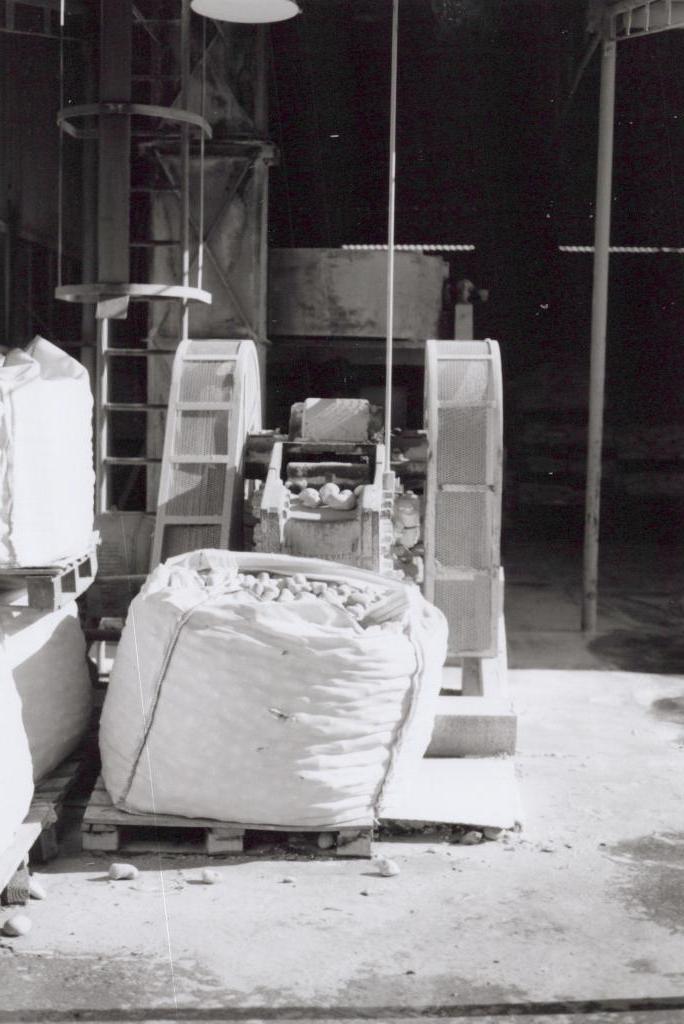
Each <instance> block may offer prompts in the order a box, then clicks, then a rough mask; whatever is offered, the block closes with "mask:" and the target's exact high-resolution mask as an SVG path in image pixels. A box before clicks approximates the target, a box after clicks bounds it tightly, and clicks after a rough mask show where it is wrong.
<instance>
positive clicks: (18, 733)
mask: <svg viewBox="0 0 684 1024" xmlns="http://www.w3.org/2000/svg"><path fill="white" fill-rule="evenodd" d="M32 796H33V776H32V770H31V754H30V752H29V745H28V740H27V739H26V732H25V730H24V723H23V722H22V720H21V701H20V699H19V695H18V693H17V690H16V687H15V685H14V680H13V679H12V672H11V670H10V667H9V664H8V661H7V657H6V655H5V652H4V651H3V650H2V647H1V646H0V855H1V854H2V852H3V850H6V849H7V847H8V846H9V844H10V843H11V842H12V840H13V839H14V836H15V833H16V831H17V829H18V828H19V826H20V825H21V823H22V821H23V820H24V818H25V817H26V815H27V814H28V809H29V807H30V806H31V798H32Z"/></svg>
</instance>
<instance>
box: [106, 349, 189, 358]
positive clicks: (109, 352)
mask: <svg viewBox="0 0 684 1024" xmlns="http://www.w3.org/2000/svg"><path fill="white" fill-rule="evenodd" d="M104 354H105V355H106V356H143V357H144V356H175V354H176V350H175V348H106V349H105V350H104Z"/></svg>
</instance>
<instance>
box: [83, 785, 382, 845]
mask: <svg viewBox="0 0 684 1024" xmlns="http://www.w3.org/2000/svg"><path fill="white" fill-rule="evenodd" d="M250 832H282V833H283V834H284V835H286V836H289V835H291V834H293V833H300V832H302V833H304V832H307V833H318V847H319V848H320V849H321V852H323V853H332V854H336V855H337V856H338V857H370V856H371V852H372V849H371V845H372V832H371V830H368V829H358V828H355V829H351V828H343V829H334V830H325V831H322V830H320V829H313V828H296V829H284V828H282V827H278V826H275V825H239V824H235V823H231V822H218V821H213V820H211V819H209V818H183V817H180V816H176V815H171V814H157V815H154V814H131V813H128V812H127V811H120V810H119V809H118V808H116V807H114V805H113V803H112V801H111V798H110V796H109V794H108V793H107V790H106V789H105V786H104V782H103V781H102V777H101V776H100V777H99V778H98V780H97V782H96V784H95V788H94V790H93V793H92V796H91V797H90V800H89V801H88V806H87V808H86V812H85V815H84V817H83V823H82V826H81V838H82V842H83V849H84V850H91V851H94V850H101V851H106V852H110V853H114V852H116V851H117V850H121V849H125V850H128V851H130V852H132V853H157V852H159V850H165V851H166V850H168V851H171V852H174V853H197V852H200V851H201V852H204V853H206V854H209V855H211V856H226V855H231V854H241V853H243V852H244V850H245V847H244V841H245V836H246V834H247V833H250ZM196 837H198V838H196ZM178 839H182V840H183V842H182V843H180V842H177V841H175V840H178ZM193 840H194V842H193Z"/></svg>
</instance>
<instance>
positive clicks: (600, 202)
mask: <svg viewBox="0 0 684 1024" xmlns="http://www.w3.org/2000/svg"><path fill="white" fill-rule="evenodd" d="M616 45H617V44H616V43H615V41H613V40H604V42H603V45H602V50H601V97H600V109H599V137H598V166H597V172H596V210H595V217H596V222H595V227H594V284H593V293H592V307H591V365H590V382H589V429H588V446H587V483H586V506H585V519H584V581H583V596H582V629H583V630H584V631H585V632H587V633H591V632H593V631H594V630H595V629H596V615H597V600H598V556H599V523H600V509H601V449H602V444H603V407H604V393H605V378H606V329H607V323H608V270H609V260H610V212H611V189H612V177H613V130H614V118H615V63H616Z"/></svg>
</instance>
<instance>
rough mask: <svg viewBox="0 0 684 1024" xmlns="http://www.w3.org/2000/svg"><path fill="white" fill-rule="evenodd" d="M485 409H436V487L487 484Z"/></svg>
mask: <svg viewBox="0 0 684 1024" xmlns="http://www.w3.org/2000/svg"><path fill="white" fill-rule="evenodd" d="M487 413H488V410H487V409H467V408H466V409H451V408H449V409H440V410H439V411H438V414H437V429H438V431H439V435H438V436H439V444H438V448H437V479H438V481H439V483H440V484H484V483H488V481H487Z"/></svg>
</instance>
